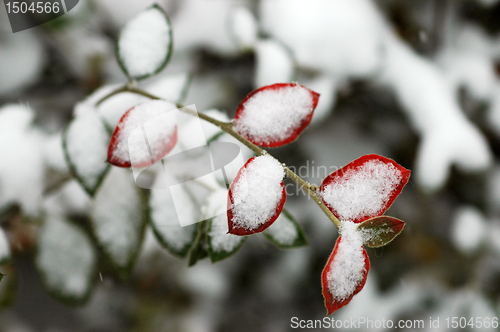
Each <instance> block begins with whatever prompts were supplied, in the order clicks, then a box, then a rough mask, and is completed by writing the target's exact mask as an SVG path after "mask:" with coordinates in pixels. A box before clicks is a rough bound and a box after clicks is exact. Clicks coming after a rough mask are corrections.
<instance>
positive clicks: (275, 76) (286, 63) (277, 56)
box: [254, 39, 323, 98]
mask: <svg viewBox="0 0 500 332" xmlns="http://www.w3.org/2000/svg"><path fill="white" fill-rule="evenodd" d="M255 57H256V59H255V61H256V63H255V75H254V86H255V87H256V88H258V87H261V86H265V85H270V84H274V83H278V82H290V81H292V79H293V78H294V75H295V60H294V58H293V57H292V54H291V52H290V50H289V49H287V48H286V47H285V46H284V45H283V44H282V43H280V42H279V41H277V40H274V39H265V40H259V41H258V42H257V44H256V45H255ZM322 98H323V97H322Z"/></svg>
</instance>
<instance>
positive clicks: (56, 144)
mask: <svg viewBox="0 0 500 332" xmlns="http://www.w3.org/2000/svg"><path fill="white" fill-rule="evenodd" d="M43 155H44V160H45V165H47V166H48V167H50V168H52V169H54V170H56V171H58V172H61V173H67V172H68V164H67V163H66V159H65V158H64V150H63V145H62V132H58V133H55V134H53V135H50V136H48V137H47V139H46V140H45V143H44V153H43Z"/></svg>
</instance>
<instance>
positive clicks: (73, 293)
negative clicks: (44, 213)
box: [35, 215, 97, 303]
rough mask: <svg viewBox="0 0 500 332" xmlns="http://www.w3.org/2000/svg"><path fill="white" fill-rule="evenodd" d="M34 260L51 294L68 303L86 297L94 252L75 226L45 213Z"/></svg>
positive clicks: (92, 276)
mask: <svg viewBox="0 0 500 332" xmlns="http://www.w3.org/2000/svg"><path fill="white" fill-rule="evenodd" d="M35 262H36V266H37V269H38V271H39V273H40V274H41V276H42V280H43V282H44V284H45V287H46V288H47V290H48V291H49V293H51V294H52V295H53V296H55V297H57V298H59V299H61V300H63V301H67V302H72V303H74V302H77V303H80V302H83V301H85V300H86V299H88V296H89V295H90V292H91V290H92V286H93V281H94V279H95V276H96V272H97V255H96V252H95V250H94V247H93V245H92V242H91V241H90V239H89V237H88V236H87V234H85V232H84V231H83V230H82V229H80V228H79V227H78V226H76V225H73V224H71V223H70V222H68V221H67V220H64V219H62V218H60V217H56V216H50V215H49V217H48V218H47V219H46V220H45V223H44V225H43V227H42V228H41V231H40V235H39V241H38V252H37V256H36V260H35Z"/></svg>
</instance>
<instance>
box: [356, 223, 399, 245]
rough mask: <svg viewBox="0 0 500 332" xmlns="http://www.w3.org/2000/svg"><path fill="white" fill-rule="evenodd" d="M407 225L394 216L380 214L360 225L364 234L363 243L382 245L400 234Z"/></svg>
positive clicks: (360, 229) (359, 228) (359, 227)
mask: <svg viewBox="0 0 500 332" xmlns="http://www.w3.org/2000/svg"><path fill="white" fill-rule="evenodd" d="M404 227H405V222H404V221H402V220H399V219H396V218H393V217H387V216H380V217H374V218H370V219H368V220H365V221H363V222H362V223H360V224H359V225H358V230H359V231H360V232H361V233H362V234H363V244H364V245H365V246H367V247H370V248H377V247H382V246H385V245H386V244H388V243H389V242H391V241H392V240H394V239H395V238H396V236H398V235H399V234H400V233H401V232H402V231H403V228H404Z"/></svg>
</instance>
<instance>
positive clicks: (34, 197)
mask: <svg viewBox="0 0 500 332" xmlns="http://www.w3.org/2000/svg"><path fill="white" fill-rule="evenodd" d="M34 118H35V113H34V112H33V111H32V110H31V109H30V108H29V107H28V106H26V105H18V104H7V105H4V106H2V107H1V108H0V151H1V152H2V155H1V156H2V157H1V158H2V159H1V162H0V183H1V185H0V186H1V190H0V208H1V207H3V206H7V205H9V204H12V203H19V205H21V207H22V210H23V214H26V215H29V216H38V215H39V213H40V203H41V197H42V192H43V187H44V183H43V181H44V170H45V167H44V160H43V159H44V158H43V157H44V156H43V142H44V141H45V139H46V136H45V135H44V134H43V133H41V131H39V130H37V129H36V127H35V126H33V125H32V124H33V121H34Z"/></svg>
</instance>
